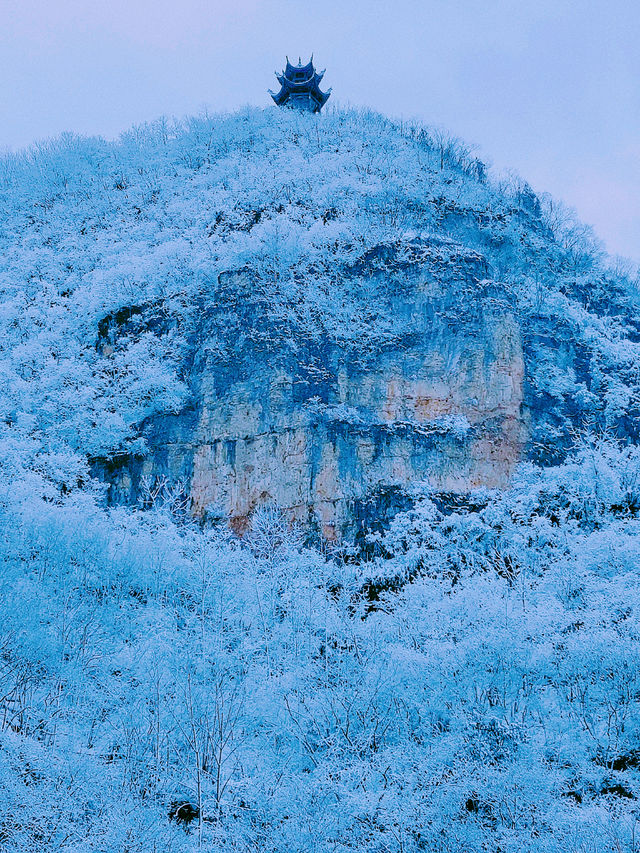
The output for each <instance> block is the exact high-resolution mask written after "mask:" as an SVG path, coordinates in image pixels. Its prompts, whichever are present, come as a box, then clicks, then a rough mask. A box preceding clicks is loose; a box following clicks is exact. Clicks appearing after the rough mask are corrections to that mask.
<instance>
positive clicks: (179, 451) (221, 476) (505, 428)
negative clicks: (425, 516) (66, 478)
mask: <svg viewBox="0 0 640 853" xmlns="http://www.w3.org/2000/svg"><path fill="white" fill-rule="evenodd" d="M460 265H461V266H462V268H463V271H464V274H463V273H462V272H460V271H459V272H458V277H456V276H455V275H454V276H451V275H447V276H446V286H445V285H444V284H443V283H442V281H437V280H436V279H435V278H434V270H433V269H432V268H431V267H430V266H429V264H426V263H424V261H423V262H422V263H417V262H416V263H415V264H414V263H408V264H405V265H403V267H402V269H401V270H397V269H394V270H390V271H389V272H388V273H387V274H384V273H380V271H370V272H369V274H368V278H367V285H368V288H367V291H366V293H367V299H368V300H371V299H373V300H374V301H375V302H376V303H377V304H378V305H379V306H380V307H381V311H383V312H384V313H385V314H386V315H387V316H389V317H392V318H393V321H394V324H395V325H396V327H397V328H398V329H400V330H401V334H400V335H398V337H397V338H396V339H394V340H390V341H387V342H386V343H385V345H384V346H382V347H378V348H375V349H374V351H371V349H370V348H369V349H367V348H366V347H365V345H363V346H362V347H359V346H358V345H357V343H356V345H355V346H354V344H353V342H350V343H349V344H347V343H346V342H339V341H336V340H329V339H328V337H326V336H324V337H322V336H321V337H319V338H313V337H311V338H310V337H306V338H305V337H304V335H303V334H302V333H301V332H300V331H299V330H298V334H297V336H296V339H295V342H294V346H293V347H292V346H291V343H292V342H291V340H290V339H287V335H286V331H287V330H286V329H285V328H283V327H282V325H279V324H278V322H277V321H274V320H273V319H269V318H268V317H266V316H265V315H264V305H263V304H261V300H260V299H256V298H251V296H250V295H249V294H251V292H252V283H251V280H250V276H249V274H248V273H246V272H245V273H236V274H223V275H222V276H221V277H220V281H219V283H218V300H217V301H215V300H213V299H212V305H211V306H209V308H208V310H207V306H206V305H205V306H204V311H203V319H202V322H201V323H200V324H199V328H198V332H197V334H196V337H195V341H194V349H195V351H194V358H193V367H192V373H191V379H192V384H193V388H194V393H193V397H192V407H191V408H190V409H189V410H188V411H186V412H184V413H183V414H179V415H175V416H168V417H167V416H161V417H159V418H154V419H150V420H149V421H148V422H147V423H146V424H145V426H144V430H143V434H144V436H145V439H146V441H147V444H148V447H149V453H148V454H147V455H146V457H145V458H143V459H135V458H126V459H124V460H122V461H121V462H120V464H116V465H115V466H113V465H112V467H111V470H110V471H109V473H108V478H109V479H110V480H111V483H112V486H111V497H112V500H126V501H131V500H132V499H135V498H136V496H138V495H139V490H140V481H141V478H142V477H143V476H144V477H146V478H147V479H148V480H153V479H155V478H157V477H164V478H167V480H168V481H176V480H178V479H179V480H182V481H183V482H185V483H186V484H188V491H189V495H190V497H191V500H192V509H193V512H194V513H195V514H196V515H198V516H202V515H208V516H210V517H211V516H213V517H221V518H228V519H230V522H231V525H232V527H233V528H234V529H235V530H236V531H238V532H243V531H244V529H245V528H246V526H247V524H248V522H249V520H250V517H251V514H252V512H253V510H254V509H255V508H256V507H257V506H258V505H260V504H264V503H268V504H274V505H277V506H278V507H280V508H281V509H283V510H284V511H285V512H286V514H287V515H288V516H289V517H290V518H291V519H292V520H296V521H298V522H301V523H303V524H305V525H306V524H310V525H311V527H312V528H313V529H315V530H317V531H318V532H319V533H321V535H322V536H323V537H324V538H325V539H328V540H335V539H340V538H342V537H343V536H344V535H348V534H352V533H353V532H354V531H356V530H357V528H358V526H359V524H361V523H362V522H365V521H370V520H372V519H373V518H376V517H380V516H385V515H388V514H390V513H392V512H393V511H394V509H397V508H398V506H400V505H401V502H402V501H403V500H404V499H405V496H406V495H407V493H409V492H410V491H411V490H412V488H413V487H414V486H415V485H416V484H418V483H421V482H427V483H428V484H429V485H430V486H431V487H433V488H434V489H435V490H437V491H438V492H453V493H461V492H462V493H464V492H468V491H469V490H470V489H472V488H475V487H480V486H486V487H490V488H495V487H504V486H506V485H507V483H508V481H509V475H510V472H511V470H512V468H513V466H514V464H515V463H516V462H518V461H519V460H520V459H521V458H522V456H523V450H524V447H525V446H526V442H527V437H528V428H527V419H526V414H525V410H524V407H523V395H524V386H523V382H524V371H525V368H524V360H523V352H522V340H521V332H520V328H519V325H518V322H517V320H516V319H515V317H514V314H513V311H512V310H510V308H509V306H508V303H507V301H506V300H505V298H504V296H505V294H504V293H501V292H500V290H499V289H498V288H496V287H495V285H492V286H491V287H488V286H487V283H486V282H484V283H483V282H482V280H481V279H479V275H480V274H481V273H482V268H481V266H480V268H478V261H477V258H476V257H475V256H474V255H473V254H471V253H469V254H468V255H467V256H462V257H460V255H459V253H458V266H460ZM360 272H361V274H363V273H365V274H366V271H360ZM229 290H231V291H233V292H237V291H238V290H244V291H245V292H246V294H247V296H246V297H245V298H244V300H243V301H244V318H243V323H242V325H243V327H244V331H245V335H246V339H245V340H244V342H243V343H241V344H239V343H238V342H237V341H235V342H233V345H232V346H231V350H230V353H226V354H225V357H222V358H221V357H220V353H219V335H218V332H217V320H218V319H219V312H220V300H219V294H220V293H221V292H228V291H229ZM214 306H215V307H214ZM372 322H375V321H372ZM212 324H213V327H214V328H212ZM261 329H262V330H263V331H264V330H265V329H268V330H269V331H270V332H271V334H270V335H269V336H268V339H267V336H266V335H262V336H261V335H260V334H259V331H260V330H261ZM103 475H105V472H104V469H103Z"/></svg>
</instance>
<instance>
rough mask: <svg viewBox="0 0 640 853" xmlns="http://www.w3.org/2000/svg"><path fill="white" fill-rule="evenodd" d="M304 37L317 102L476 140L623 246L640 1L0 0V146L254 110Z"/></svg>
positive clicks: (635, 191) (632, 247) (497, 162)
mask: <svg viewBox="0 0 640 853" xmlns="http://www.w3.org/2000/svg"><path fill="white" fill-rule="evenodd" d="M312 51H313V52H314V54H315V59H316V64H317V65H319V66H320V67H321V68H324V67H326V69H327V73H326V76H325V81H324V82H325V83H326V86H332V87H333V100H334V102H339V103H340V104H342V105H346V104H354V105H367V106H371V107H373V108H374V109H376V110H380V111H381V112H384V113H386V114H389V115H392V116H395V117H404V118H407V119H410V118H418V119H421V120H423V121H425V122H427V123H429V124H434V125H439V126H443V127H446V128H447V129H448V130H450V131H451V132H453V133H455V134H456V135H458V136H461V137H462V138H463V139H465V140H466V141H468V142H473V143H477V144H478V145H479V152H480V155H481V156H482V157H484V158H485V159H487V160H489V161H491V162H492V163H493V164H494V166H495V167H496V168H497V169H499V170H507V169H513V170H515V171H517V172H519V173H520V174H521V175H522V176H523V177H524V178H526V179H527V180H528V181H529V182H530V183H531V184H532V186H533V187H534V188H535V189H536V190H539V191H543V190H547V191H550V192H551V193H553V194H554V195H555V196H557V197H558V198H561V199H562V200H563V201H565V202H566V203H568V204H570V205H572V206H573V207H575V208H577V210H578V212H579V214H580V216H581V217H582V219H583V220H585V221H586V222H588V223H590V224H592V225H594V226H595V228H596V231H597V233H598V234H599V235H600V236H601V237H602V238H603V239H604V240H605V242H606V244H607V247H608V248H609V250H610V251H611V252H613V253H621V254H624V255H627V256H630V257H632V258H634V259H636V260H640V0H387V2H377V0H324V2H322V0H314V2H307V0H232V2H228V3H223V2H220V0H47V2H45V0H0V115H1V117H2V120H1V121H0V150H7V149H17V148H20V147H22V146H25V145H28V144H29V143H30V142H32V141H34V140H36V139H42V138H46V137H49V136H52V135H56V134H58V133H60V132H61V131H64V130H73V131H76V132H80V133H87V134H101V135H103V136H106V137H114V136H117V134H118V133H119V132H120V131H121V130H123V129H125V128H126V127H128V126H129V125H131V124H134V123H139V122H142V121H146V120H148V119H153V118H156V117H157V116H159V115H162V114H164V115H177V116H182V115H184V114H187V113H193V112H198V111H200V110H202V109H203V108H205V107H207V108H208V109H210V110H219V109H223V110H233V109H235V108H236V107H238V106H242V105H244V104H257V105H261V106H268V105H269V103H270V99H269V96H268V95H267V91H266V90H267V88H269V87H271V88H277V84H276V81H275V78H274V76H273V72H274V70H276V69H277V70H280V69H281V68H282V66H283V64H284V58H285V54H287V53H288V54H289V56H290V58H291V59H294V58H295V59H296V60H297V58H298V55H301V56H302V59H303V60H306V59H308V57H309V54H310V53H311V52H312ZM274 109H275V107H274Z"/></svg>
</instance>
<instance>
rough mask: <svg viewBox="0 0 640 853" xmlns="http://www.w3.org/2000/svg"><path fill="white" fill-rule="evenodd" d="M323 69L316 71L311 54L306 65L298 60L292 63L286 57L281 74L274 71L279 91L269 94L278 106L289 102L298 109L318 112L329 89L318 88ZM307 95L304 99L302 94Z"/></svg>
mask: <svg viewBox="0 0 640 853" xmlns="http://www.w3.org/2000/svg"><path fill="white" fill-rule="evenodd" d="M323 76H324V71H320V72H317V71H316V70H315V68H314V66H313V56H312V57H311V59H310V60H309V62H308V63H307V64H306V65H303V64H302V62H299V63H298V65H292V64H291V62H289V57H287V64H286V66H285V69H284V71H283V72H282V74H278V73H277V72H276V78H277V80H278V83H280V91H279V92H277V93H276V92H272V91H271V90H269V94H270V95H271V97H272V98H273V100H274V101H275V102H276V104H277V105H278V106H279V107H282V106H286V105H288V104H289V103H290V104H291V105H292V106H298V107H299V108H300V109H310V110H311V111H312V112H320V110H321V109H322V107H323V106H324V105H325V103H326V102H327V100H328V98H329V95H330V94H331V89H329V90H328V91H327V92H322V91H321V90H320V81H321V80H322V78H323ZM305 95H306V96H307V98H306V99H305V97H304V96H305Z"/></svg>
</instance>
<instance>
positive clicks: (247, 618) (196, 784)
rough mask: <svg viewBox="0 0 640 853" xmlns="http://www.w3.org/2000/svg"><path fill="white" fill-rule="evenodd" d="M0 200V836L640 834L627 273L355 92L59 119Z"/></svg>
mask: <svg viewBox="0 0 640 853" xmlns="http://www.w3.org/2000/svg"><path fill="white" fill-rule="evenodd" d="M0 223H1V225H0V248H1V252H0V293H1V301H0V305H1V310H0V328H1V334H0V413H1V414H2V418H1V419H0V449H1V452H0V534H1V536H0V542H1V543H2V544H0V565H1V567H2V569H1V571H0V613H1V615H2V618H1V620H0V801H1V802H3V804H5V806H4V808H3V809H2V811H1V813H0V847H2V849H7V850H10V851H21V852H23V851H36V850H37V851H48V850H51V851H54V850H55V851H72V850H73V851H79V850H87V851H88V850H104V851H106V853H111V851H116V850H118V851H120V850H128V851H139V853H142V851H145V853H146V851H149V850H156V851H183V850H184V851H186V850H196V849H216V850H218V849H220V850H236V851H240V850H242V851H245V850H247V851H248V850H265V851H274V853H275V851H282V850H289V849H290V850H300V851H312V850H313V851H329V850H331V851H344V853H346V851H349V850H353V849H358V850H366V851H371V852H372V853H373V851H383V850H385V851H388V850H394V851H419V850H440V851H452V853H453V851H459V850H465V851H478V853H479V851H484V850H496V851H497V850H501V851H505V853H507V851H509V853H510V851H525V850H527V851H529V850H541V851H542V850H544V851H558V853H559V851H566V850H567V849H575V850H576V851H578V850H587V849H589V850H591V849H598V850H602V851H611V853H614V851H620V850H622V849H627V850H630V851H631V850H633V849H635V848H634V846H633V845H634V844H635V841H634V838H635V835H634V833H635V829H634V827H635V813H636V803H637V799H638V797H640V771H639V768H640V757H639V752H638V746H637V744H638V733H639V732H638V720H640V686H639V680H640V665H639V664H640V660H639V657H638V648H640V646H639V645H638V640H639V637H638V627H637V626H638V617H639V615H640V601H639V600H638V589H640V584H639V583H638V566H639V565H640V563H639V562H638V554H639V553H640V526H639V525H640V522H639V520H638V519H639V514H640V449H639V446H638V444H639V438H640V436H639V430H640V426H639V424H640V420H639V417H638V416H639V414H640V412H639V406H640V369H639V368H640V325H639V320H638V317H639V313H638V308H639V304H638V303H639V299H640V295H639V293H640V292H639V289H638V273H637V270H635V269H634V268H633V266H632V265H631V264H627V263H625V262H623V261H621V260H614V259H611V258H609V257H607V256H606V254H605V253H604V252H603V250H602V248H601V246H600V244H599V243H598V240H597V239H596V237H595V236H594V235H593V234H592V232H591V231H590V229H589V228H587V227H586V226H584V225H583V224H581V223H580V222H579V221H578V220H577V219H576V217H575V216H574V215H573V214H572V213H571V212H570V211H568V210H567V209H566V208H564V207H563V206H562V205H560V204H558V203H557V202H556V201H554V200H553V199H551V198H549V197H546V196H538V195H536V194H535V193H534V192H533V191H532V190H531V188H530V187H529V186H528V185H527V184H526V183H525V182H524V181H521V180H520V179H517V178H511V179H509V180H507V181H499V180H497V179H494V178H492V177H491V176H490V175H489V173H488V170H487V168H486V166H485V165H484V164H483V163H482V162H480V161H479V160H478V159H477V158H476V157H475V156H474V155H473V153H472V152H471V151H470V149H469V148H468V147H466V146H465V145H464V144H463V143H462V142H460V141H459V140H455V139H452V138H450V137H448V136H446V135H445V134H443V133H442V132H437V131H434V130H431V129H429V128H425V127H421V126H417V125H406V124H404V123H397V122H392V121H390V120H388V119H386V118H384V117H382V116H379V115H375V114H372V113H368V112H364V111H358V110H344V111H341V110H336V111H333V112H331V111H329V112H327V113H326V114H323V115H321V116H320V117H315V116H308V115H301V114H297V113H295V112H289V111H281V110H277V109H269V110H264V111H261V110H245V111H241V112H238V113H235V114H233V115H228V116H213V117H209V116H205V117H200V118H193V119H186V120H184V121H181V122H168V121H164V120H163V121H159V122H157V123H155V124H153V125H148V126H147V125H145V126H142V127H139V128H134V129H132V130H131V131H129V132H128V133H126V134H124V135H123V136H122V138H121V139H120V140H118V141H117V142H106V141H104V140H101V139H84V138H78V137H74V136H64V137H62V138H60V139H58V140H54V141H51V142H47V143H43V144H42V145H39V146H37V147H34V148H33V149H30V150H29V151H27V152H24V153H21V154H16V155H7V156H5V157H3V158H2V159H1V160H0ZM567 839H571V841H570V842H568V840H567ZM569 844H571V845H573V846H572V847H569V846H568V845H569Z"/></svg>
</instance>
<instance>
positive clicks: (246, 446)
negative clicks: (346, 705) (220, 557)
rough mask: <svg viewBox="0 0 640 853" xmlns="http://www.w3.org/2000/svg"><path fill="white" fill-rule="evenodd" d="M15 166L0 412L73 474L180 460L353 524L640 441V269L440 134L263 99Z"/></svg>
mask: <svg viewBox="0 0 640 853" xmlns="http://www.w3.org/2000/svg"><path fill="white" fill-rule="evenodd" d="M2 186H3V191H2V211H3V213H2V255H3V261H2V273H1V274H2V281H3V298H4V306H5V308H4V312H3V318H2V325H3V329H2V331H3V336H2V338H3V341H4V346H3V353H2V360H3V371H2V375H3V377H4V381H3V387H2V404H3V405H2V408H3V409H4V410H5V411H6V412H7V413H8V416H7V418H6V419H5V423H4V425H3V428H4V431H5V436H6V440H7V441H8V442H9V443H10V445H12V446H13V445H15V444H16V443H20V445H21V446H24V445H28V454H29V459H30V463H29V464H30V465H31V466H38V467H39V468H41V469H42V470H43V471H44V472H46V476H47V478H48V480H49V482H50V483H51V486H52V487H53V488H54V489H58V490H59V489H62V490H64V491H66V492H68V491H69V490H72V489H73V488H76V487H77V484H78V483H79V482H80V483H84V482H86V480H87V478H88V476H89V474H90V473H93V474H97V475H99V476H100V477H102V478H103V479H105V480H107V481H108V482H110V484H111V488H110V491H109V496H110V500H111V501H112V502H117V501H123V500H124V501H128V502H131V503H136V502H137V501H138V500H139V499H140V481H141V479H142V478H144V479H145V481H148V480H151V481H157V479H158V478H162V479H163V480H166V481H169V482H171V483H175V482H180V483H182V484H184V486H185V487H186V488H187V489H188V491H189V494H190V496H191V498H192V500H193V508H194V512H195V513H197V514H198V515H206V514H209V515H210V516H212V517H226V518H229V517H230V518H231V519H232V523H233V525H234V527H235V528H236V529H238V530H241V529H243V528H244V527H246V526H247V524H248V520H249V517H250V515H251V512H252V511H253V510H254V509H255V507H256V506H258V505H259V504H262V503H265V502H273V503H275V504H277V505H278V506H280V507H283V508H287V511H288V513H289V515H290V516H291V517H292V518H294V519H295V520H297V521H300V522H304V523H307V522H310V524H311V527H312V528H313V529H317V530H318V531H319V532H320V533H321V534H323V535H324V536H325V537H326V538H329V539H335V538H341V536H342V535H343V533H345V532H349V531H351V532H353V527H354V523H353V519H354V517H358V516H365V515H371V514H374V515H375V514H376V513H377V512H388V511H390V510H391V511H392V509H393V506H394V505H401V504H402V500H403V499H402V493H404V492H405V491H406V490H407V489H409V488H410V487H411V484H412V483H414V482H416V481H422V480H425V479H426V480H428V481H429V483H430V485H431V487H432V488H433V489H436V490H437V491H439V492H443V493H446V492H454V493H455V492H457V493H460V492H462V493H464V492H465V491H468V490H469V489H470V488H472V487H477V486H486V487H490V488H491V487H496V486H497V487H500V486H504V485H506V484H507V483H508V481H509V476H510V472H511V470H512V468H513V466H514V464H516V463H517V462H518V461H521V460H524V459H528V460H532V461H535V462H540V463H541V464H549V463H552V462H558V461H561V460H562V458H563V456H564V454H565V453H566V451H567V449H568V448H569V447H570V446H571V442H572V435H573V432H574V430H575V429H579V428H580V426H581V424H583V423H585V422H589V423H590V424H592V425H593V426H594V427H595V428H603V429H607V430H609V431H612V432H613V433H614V434H616V435H618V436H620V437H622V438H624V439H625V440H627V439H630V440H636V439H637V438H638V427H637V424H638V399H639V396H638V364H639V363H640V362H639V358H640V348H639V346H638V340H639V335H638V320H637V317H638V290H637V287H636V284H635V283H634V282H633V281H632V280H631V279H630V277H629V276H627V275H625V274H624V270H623V269H621V266H620V265H618V267H616V266H615V265H614V264H612V263H611V262H610V261H609V260H608V259H607V258H606V257H605V256H604V255H603V253H602V251H601V250H600V249H599V247H598V244H597V241H596V240H595V238H594V237H593V236H592V235H591V233H590V231H589V229H587V228H585V227H584V226H582V225H580V223H578V222H576V221H575V219H574V218H572V217H571V215H570V214H569V213H567V212H566V211H564V210H563V209H562V208H560V207H559V206H558V205H557V204H556V203H555V202H553V201H552V200H550V199H546V198H543V199H539V198H537V197H536V196H535V195H534V193H533V192H532V191H531V190H530V189H529V187H528V186H527V185H526V184H525V183H523V182H520V181H518V180H515V179H514V180H513V181H511V182H510V184H508V185H504V184H496V183H493V182H491V181H490V180H488V178H487V177H486V169H485V167H484V165H483V164H482V163H480V162H479V161H478V160H477V159H476V158H474V157H473V156H472V155H471V154H470V153H469V152H468V150H467V149H466V148H465V147H464V146H463V145H462V144H461V143H459V142H456V141H455V140H451V139H449V138H447V137H444V136H443V135H442V134H434V133H430V132H429V131H428V130H425V129H424V128H418V127H413V126H398V125H397V124H394V123H392V122H390V121H388V120H386V119H384V118H382V117H380V116H376V115H372V114H366V113H361V112H353V111H352V112H349V111H347V112H336V113H332V114H328V115H327V116H323V117H322V119H321V120H319V121H318V120H316V119H315V118H310V117H308V116H304V115H298V114H295V113H293V114H291V113H289V112H282V111H275V112H274V111H272V110H266V111H247V112H243V113H240V114H237V115H233V116H229V117H225V118H216V119H209V118H200V119H192V120H189V121H186V122H184V123H182V124H177V125H172V126H169V125H168V124H167V123H166V122H160V123H158V124H156V125H153V126H145V127H142V128H138V129H135V130H132V131H131V132H129V133H127V134H125V135H124V137H123V138H122V139H121V140H120V141H119V142H117V143H106V142H103V141H101V140H82V139H76V138H73V137H65V138H63V139H60V140H58V141H57V142H53V143H49V144H47V145H44V146H41V147H40V148H38V149H36V150H34V151H32V152H30V153H28V154H26V155H18V156H15V157H7V158H5V160H4V161H3V178H2ZM23 443H24V444H23ZM387 504H390V505H391V506H387V509H386V510H385V509H384V506H386V505H387ZM356 526H357V524H356Z"/></svg>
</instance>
